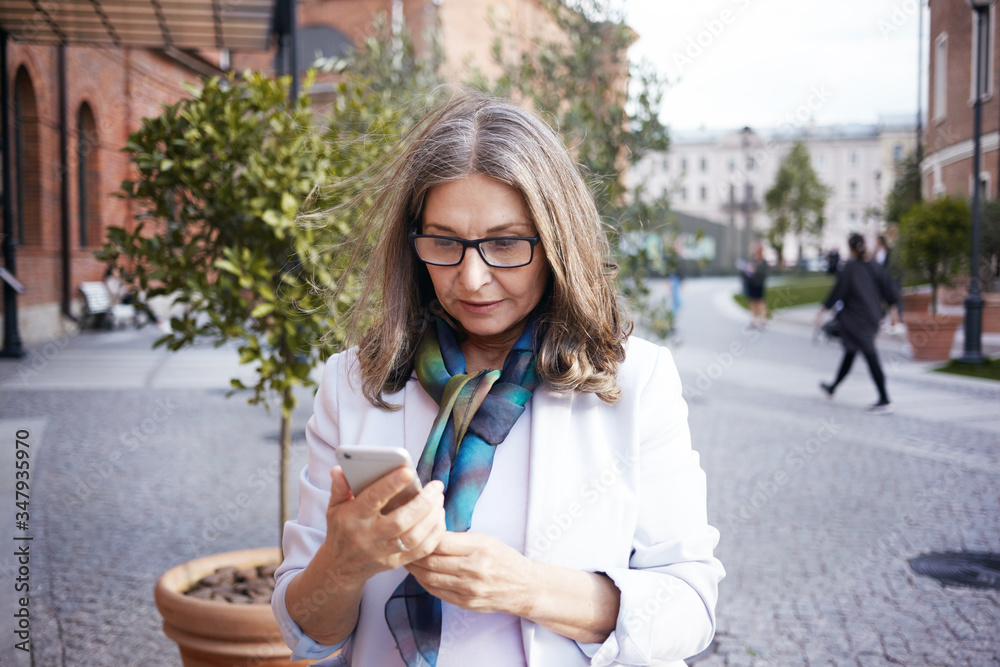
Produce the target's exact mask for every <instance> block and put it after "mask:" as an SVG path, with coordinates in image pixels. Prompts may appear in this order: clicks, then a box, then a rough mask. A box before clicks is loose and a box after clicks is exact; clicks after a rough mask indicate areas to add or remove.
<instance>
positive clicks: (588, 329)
mask: <svg viewBox="0 0 1000 667" xmlns="http://www.w3.org/2000/svg"><path fill="white" fill-rule="evenodd" d="M472 174H481V175H484V176H488V177H490V178H493V179H495V180H497V181H499V182H501V183H504V184H506V185H509V186H511V187H513V188H515V189H517V190H518V191H519V192H520V193H521V194H522V195H523V196H524V200H525V202H526V204H527V206H528V210H529V211H530V213H531V215H532V218H533V221H534V223H535V226H536V228H537V229H538V234H539V236H540V237H541V243H542V245H543V247H544V248H545V256H546V258H547V259H548V262H549V266H550V279H549V280H550V283H549V285H548V288H547V290H546V294H545V296H544V297H543V299H542V303H541V304H540V305H539V315H540V319H539V343H538V349H537V350H536V355H537V359H536V368H537V371H538V373H539V375H540V377H541V378H542V379H543V380H544V381H545V382H547V383H548V384H549V385H550V386H551V387H552V388H554V389H556V390H557V391H582V392H592V393H595V394H597V395H598V396H599V397H600V398H601V399H602V400H604V401H605V402H607V403H614V402H615V401H617V400H618V399H619V398H620V396H621V387H620V386H619V384H618V381H617V372H618V366H619V364H620V363H621V362H622V361H623V360H624V358H625V341H626V340H627V338H628V335H629V333H630V332H631V329H632V320H631V317H630V316H629V315H628V313H627V311H626V310H625V307H624V304H623V303H622V302H621V301H620V299H619V297H618V291H617V289H616V288H615V285H614V273H613V271H609V270H608V267H613V266H614V264H613V263H612V259H611V249H610V246H609V244H608V241H607V237H606V235H605V233H604V229H603V227H602V224H601V221H600V217H599V215H598V213H597V208H596V206H595V203H594V198H593V195H592V194H591V192H590V191H589V190H588V189H587V186H586V184H585V183H584V180H583V178H582V177H581V175H580V172H579V170H578V168H577V166H576V165H575V164H574V162H573V160H572V159H571V158H570V156H569V153H568V151H567V150H566V147H565V146H564V145H563V144H562V142H561V141H560V139H559V138H558V136H557V135H556V133H555V132H554V131H553V130H552V129H551V128H550V127H549V126H548V125H547V124H546V123H544V122H543V121H542V120H541V119H540V118H539V117H538V116H536V115H534V114H532V113H530V112H528V111H525V110H524V109H521V108H519V107H517V106H515V105H513V104H510V103H508V102H505V101H501V100H497V99H495V98H491V97H489V96H487V95H484V94H482V93H478V92H473V91H468V90H462V91H457V92H455V93H454V94H453V95H452V96H451V98H450V99H449V100H448V101H446V102H444V103H443V104H441V105H439V106H438V107H437V108H436V109H434V110H433V111H432V112H431V113H430V114H429V115H428V116H427V117H425V118H424V119H423V120H422V121H421V122H420V123H419V124H418V125H417V126H416V127H415V128H414V129H413V130H412V131H411V132H409V133H408V135H407V136H406V137H405V138H404V140H403V141H402V143H401V150H400V152H399V153H398V154H396V156H395V158H394V159H393V160H392V162H391V163H390V164H389V165H388V168H386V169H385V171H384V172H383V173H382V174H381V176H380V178H379V179H378V183H379V185H378V187H377V188H376V190H375V192H376V194H375V199H374V204H373V206H372V208H371V210H370V212H369V214H368V215H367V216H366V217H365V220H364V223H363V225H362V229H361V230H360V233H361V235H362V238H363V239H368V240H370V241H371V243H367V244H364V246H365V247H360V248H359V249H358V251H357V252H356V254H355V255H354V257H353V258H352V263H353V264H355V265H359V266H365V270H364V280H363V288H362V292H361V294H360V296H359V298H358V301H357V303H356V305H355V308H354V310H353V313H352V315H351V325H350V334H349V339H350V340H352V341H356V342H357V343H358V362H359V364H360V375H361V378H362V391H363V393H364V394H365V396H366V398H368V400H369V401H371V402H372V403H373V404H374V405H377V406H379V407H381V408H383V409H393V408H395V407H397V406H393V405H391V404H389V403H388V402H386V401H385V399H384V398H383V396H384V394H386V393H392V392H395V391H398V390H400V389H402V387H403V385H405V383H406V382H407V380H408V379H409V378H410V376H411V373H412V370H413V361H414V359H413V357H414V354H415V351H416V349H417V345H418V343H419V342H420V337H421V335H422V332H423V327H424V325H425V324H424V323H425V322H426V313H427V309H428V307H429V305H430V303H431V302H432V301H433V300H434V299H435V298H436V297H435V294H434V288H433V285H432V283H431V281H430V276H429V274H428V272H427V269H426V267H425V266H424V264H423V263H422V262H420V261H419V260H418V259H417V257H416V254H415V252H414V251H413V249H412V247H411V246H410V244H409V240H408V233H409V231H410V230H411V229H412V228H414V227H418V226H419V225H420V223H421V220H422V216H423V207H424V201H425V200H426V197H427V193H428V192H429V191H430V190H431V189H432V188H433V187H434V186H436V185H439V184H441V183H446V182H449V181H454V180H458V179H461V178H464V177H467V176H470V175H472Z"/></svg>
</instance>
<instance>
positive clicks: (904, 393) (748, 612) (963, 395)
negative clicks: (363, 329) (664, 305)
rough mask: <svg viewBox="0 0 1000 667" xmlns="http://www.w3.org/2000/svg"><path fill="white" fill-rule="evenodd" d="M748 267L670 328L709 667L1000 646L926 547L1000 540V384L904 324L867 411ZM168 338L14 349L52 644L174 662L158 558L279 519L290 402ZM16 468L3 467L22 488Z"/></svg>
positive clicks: (989, 544) (9, 364)
mask: <svg viewBox="0 0 1000 667" xmlns="http://www.w3.org/2000/svg"><path fill="white" fill-rule="evenodd" d="M730 288H731V284H730V282H728V281H721V280H692V281H688V282H687V284H686V286H685V296H686V299H685V306H684V311H683V312H682V314H681V317H680V322H679V323H680V332H681V339H680V340H679V341H677V340H675V341H673V342H671V343H670V345H671V347H672V348H673V349H674V353H675V357H676V359H677V363H678V367H679V368H680V371H681V376H682V379H683V380H684V384H685V392H686V394H687V397H688V400H689V404H690V408H691V413H690V420H691V428H692V433H693V437H694V441H695V446H696V448H697V449H699V450H700V452H701V454H702V457H703V464H704V467H705V468H706V470H707V472H708V475H709V512H710V516H711V519H712V521H713V523H714V524H715V525H717V526H718V527H719V529H720V530H721V531H722V542H721V543H720V546H719V552H718V553H719V557H720V558H721V559H722V560H723V563H724V564H725V566H726V569H727V572H728V575H727V577H726V579H725V580H724V581H723V584H722V589H721V600H720V604H719V609H718V612H719V627H718V629H719V632H718V636H717V641H716V645H715V649H714V652H712V653H711V654H710V655H708V656H706V657H704V658H702V659H701V660H700V661H699V662H698V663H697V664H698V665H699V667H702V666H703V665H710V666H713V667H715V666H719V665H731V666H733V665H838V666H839V665H865V666H867V665H887V664H903V665H977V666H978V665H994V664H1000V632H998V627H1000V621H998V620H997V619H1000V593H998V592H997V591H981V590H972V589H959V588H943V587H941V586H939V585H938V584H937V583H936V582H935V581H933V580H930V579H926V578H923V577H919V576H917V575H915V574H913V573H912V572H911V571H910V570H909V567H908V563H907V560H908V559H909V558H912V557H914V556H917V555H920V554H923V553H926V552H929V551H947V550H970V551H988V552H993V553H1000V491H998V489H1000V485H998V481H1000V446H998V445H1000V387H998V386H997V385H994V384H992V383H987V382H983V381H974V380H965V379H955V378H952V377H950V376H939V374H930V373H927V372H926V366H921V365H918V364H914V363H912V362H909V361H908V360H906V359H905V354H902V353H899V350H900V343H899V341H893V340H887V341H885V344H884V345H883V347H882V351H883V354H884V357H885V359H886V362H887V363H886V365H887V373H888V375H889V391H890V394H891V395H892V397H893V400H894V402H895V403H896V404H897V406H898V408H897V411H896V413H895V414H893V415H890V416H872V415H868V414H866V413H865V412H864V407H865V406H866V405H867V404H869V403H871V402H872V401H873V400H874V396H875V394H874V389H873V388H872V386H871V383H870V380H869V379H868V376H867V369H866V368H864V365H863V364H861V363H859V364H858V365H857V366H856V367H855V369H854V370H853V372H852V375H851V377H850V378H849V379H848V381H847V382H846V383H845V385H844V386H843V388H842V390H841V391H840V392H838V396H837V398H836V399H835V400H833V401H828V400H826V399H825V398H823V397H821V396H820V394H819V392H818V391H817V389H816V383H817V382H818V381H819V380H820V379H829V378H830V377H831V376H832V373H833V371H834V369H835V367H836V364H837V362H838V360H839V356H840V352H839V349H838V348H836V347H835V346H831V345H826V344H814V343H813V342H812V341H811V339H810V334H811V332H810V329H809V327H808V326H806V325H803V324H802V321H803V318H801V317H798V318H796V317H795V316H787V317H782V318H779V320H778V321H776V322H775V323H774V324H773V325H772V326H771V327H770V328H769V330H768V331H766V332H764V333H762V334H757V332H751V331H749V330H747V329H745V327H744V326H743V318H744V315H743V314H742V313H741V312H739V311H738V310H736V309H735V308H734V307H732V306H731V300H730V299H729V296H728V294H729V291H730ZM154 337H155V332H151V331H148V330H142V331H135V330H127V331H116V332H106V333H97V334H85V335H81V336H77V337H70V338H66V339H62V338H60V339H55V340H53V341H48V342H43V343H42V344H40V345H35V346H32V347H31V352H32V354H31V355H30V356H29V357H28V358H26V359H25V360H22V361H20V362H17V361H3V362H0V434H3V438H4V440H5V441H6V442H8V443H10V442H11V440H13V438H14V436H15V433H16V431H17V430H18V429H25V430H28V431H29V432H30V443H31V444H30V447H31V452H32V458H31V471H32V477H31V518H30V528H29V531H28V534H30V535H31V536H32V537H33V538H34V539H33V541H32V543H31V581H30V584H31V602H30V605H31V607H30V608H31V635H32V641H33V656H32V657H33V664H34V665H38V666H45V667H50V666H52V667H62V666H74V667H75V666H77V665H84V666H90V665H95V666H105V665H106V666H109V667H110V666H115V667H119V666H124V665H150V664H155V665H165V666H168V667H169V666H176V665H179V664H180V660H179V657H178V655H177V650H176V647H175V645H174V644H173V643H172V642H171V641H169V640H168V639H167V638H166V637H165V636H164V635H163V633H162V632H161V631H160V622H161V621H160V617H159V615H158V613H157V611H156V608H155V606H154V604H153V596H152V590H153V585H154V583H155V581H156V579H157V577H158V576H159V575H160V574H161V573H162V572H163V571H165V570H166V569H168V568H169V567H172V566H173V565H176V564H178V563H180V562H182V561H184V560H187V559H190V558H193V557H196V556H201V555H205V554H208V553H214V552H219V551H227V550H230V549H239V548H246V547H253V546H261V545H269V544H275V543H276V542H277V531H278V527H277V500H278V490H277V474H276V466H277V456H278V447H277V435H278V416H277V414H276V413H272V414H270V415H269V414H268V413H267V412H265V411H264V410H263V409H261V408H258V407H253V406H248V405H246V403H245V402H244V401H243V400H241V399H240V398H239V397H238V396H237V397H232V398H226V397H225V392H226V389H227V387H228V379H229V377H232V376H233V375H234V374H245V373H246V371H245V369H240V368H239V367H238V366H237V365H236V363H235V358H236V355H235V353H234V352H232V351H231V350H226V349H222V350H215V349H212V348H199V349H195V350H190V351H184V352H180V353H169V352H165V351H151V350H150V349H149V343H150V342H151V340H153V339H154ZM727 355H728V356H727ZM302 398H303V400H302V401H301V405H300V408H299V409H298V410H297V412H296V415H295V419H296V424H295V434H296V439H295V461H294V462H293V469H295V470H297V469H298V468H299V467H301V465H302V464H303V462H304V459H305V443H304V437H303V435H302V433H303V428H304V424H305V421H306V419H307V418H308V416H309V413H310V412H311V405H310V403H311V402H310V400H309V398H308V395H307V393H304V394H303V396H302ZM11 451H12V447H11V446H9V445H8V446H5V447H4V452H5V453H4V454H3V456H4V457H5V458H4V459H3V461H4V464H3V467H2V469H3V470H5V471H7V470H11V469H12V466H11V465H8V460H7V459H8V458H9V459H11V463H12V460H13V456H12V455H11ZM9 476H10V475H9V474H8V473H4V477H5V478H6V477H9ZM11 485H12V480H9V479H2V480H0V492H2V494H3V497H10V496H11V495H12V492H11V490H10V488H9V487H10V486H11ZM241 494H245V497H249V498H250V501H249V502H248V503H246V502H244V503H242V504H238V503H237V499H238V498H241ZM13 519H14V517H13V514H12V512H10V511H5V512H3V513H0V525H2V527H3V528H4V529H5V534H7V535H15V534H21V533H19V532H17V531H15V527H14V524H13ZM8 539H9V538H8ZM8 544H10V543H9V542H8ZM12 553H13V551H12V550H11V549H6V550H4V552H3V555H0V590H2V591H3V594H2V595H0V603H2V605H3V608H2V609H0V614H2V617H3V618H5V619H8V620H6V621H3V622H0V631H2V632H0V635H2V636H3V637H4V641H3V644H2V645H0V665H4V666H5V667H6V666H7V665H11V666H15V665H16V666H18V667H20V666H22V665H28V664H29V662H28V660H27V659H26V657H25V656H24V655H23V654H21V653H20V652H18V651H14V650H13V649H12V648H11V645H12V643H13V642H12V641H11V639H10V638H11V636H12V635H11V632H10V630H9V628H11V627H12V626H11V625H8V624H9V623H11V621H10V619H11V618H12V614H13V609H14V601H13V600H12V597H13V596H12V595H11V591H12V584H13V579H14V575H15V565H16V563H15V561H14V558H13V557H12V555H11V554H12Z"/></svg>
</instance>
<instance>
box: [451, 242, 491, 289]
mask: <svg viewBox="0 0 1000 667" xmlns="http://www.w3.org/2000/svg"><path fill="white" fill-rule="evenodd" d="M458 268H459V272H460V275H459V278H460V279H461V281H462V284H463V286H465V288H466V289H469V290H472V291H474V290H478V289H479V288H480V287H482V286H483V285H486V284H488V283H489V282H490V280H491V279H492V274H491V268H490V265H489V264H487V263H486V262H485V261H484V260H483V257H482V255H480V254H479V251H478V250H476V249H475V248H466V250H465V257H464V258H463V259H462V263H461V264H460V265H459V267H458Z"/></svg>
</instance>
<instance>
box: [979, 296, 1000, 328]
mask: <svg viewBox="0 0 1000 667" xmlns="http://www.w3.org/2000/svg"><path fill="white" fill-rule="evenodd" d="M983 331H985V332H988V333H1000V293H997V292H987V293H985V294H983Z"/></svg>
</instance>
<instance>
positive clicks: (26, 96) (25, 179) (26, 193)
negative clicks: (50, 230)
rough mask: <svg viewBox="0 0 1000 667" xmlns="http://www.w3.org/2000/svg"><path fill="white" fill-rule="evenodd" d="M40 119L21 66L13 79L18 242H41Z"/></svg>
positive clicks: (15, 201)
mask: <svg viewBox="0 0 1000 667" xmlns="http://www.w3.org/2000/svg"><path fill="white" fill-rule="evenodd" d="M40 155H41V121H40V119H39V117H38V104H37V102H36V99H35V87H34V85H33V84H32V83H31V75H29V74H28V70H26V69H25V68H24V67H21V68H20V69H18V71H17V75H16V77H15V79H14V174H13V176H14V178H15V179H16V183H14V192H13V193H12V194H13V195H14V196H13V200H14V201H13V204H14V213H15V215H16V218H15V226H16V235H17V240H18V242H19V243H20V244H21V245H38V244H40V243H41V242H42V228H41V219H42V215H41V203H42V169H41V163H40V162H39V156H40Z"/></svg>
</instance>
